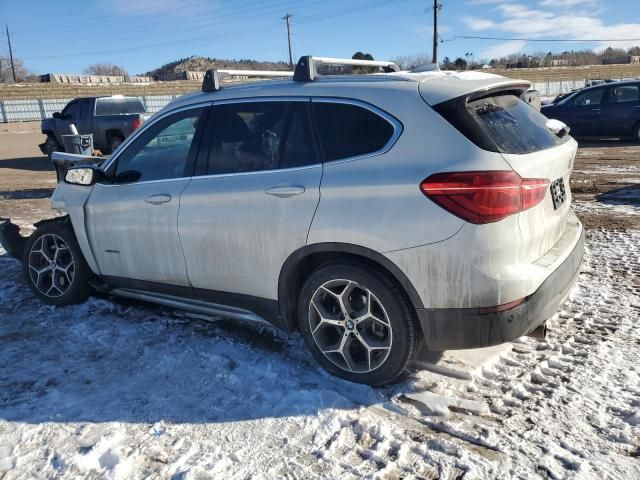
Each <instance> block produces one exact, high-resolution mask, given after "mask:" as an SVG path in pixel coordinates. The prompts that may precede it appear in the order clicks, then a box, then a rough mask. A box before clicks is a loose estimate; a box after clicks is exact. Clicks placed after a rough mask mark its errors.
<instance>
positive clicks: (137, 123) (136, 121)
mask: <svg viewBox="0 0 640 480" xmlns="http://www.w3.org/2000/svg"><path fill="white" fill-rule="evenodd" d="M140 125H142V120H141V119H140V117H138V118H134V119H133V122H131V127H133V129H134V130H135V129H137V128H138V127H139V126H140Z"/></svg>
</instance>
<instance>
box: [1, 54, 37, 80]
mask: <svg viewBox="0 0 640 480" xmlns="http://www.w3.org/2000/svg"><path fill="white" fill-rule="evenodd" d="M13 66H14V67H15V69H16V80H17V81H18V82H24V81H25V80H26V79H27V77H29V76H30V74H29V71H28V70H27V69H26V67H25V66H24V63H22V60H20V59H19V58H16V57H13ZM0 83H13V73H12V71H11V60H10V59H9V56H8V55H7V56H4V55H0Z"/></svg>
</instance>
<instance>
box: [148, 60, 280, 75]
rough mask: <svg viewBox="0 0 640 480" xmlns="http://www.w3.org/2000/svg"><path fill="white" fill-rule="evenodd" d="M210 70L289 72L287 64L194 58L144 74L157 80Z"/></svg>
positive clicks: (175, 62)
mask: <svg viewBox="0 0 640 480" xmlns="http://www.w3.org/2000/svg"><path fill="white" fill-rule="evenodd" d="M210 68H228V69H239V70H288V69H289V65H288V64H286V63H285V62H264V61H258V60H250V59H240V60H224V59H220V58H210V57H199V56H192V57H188V58H181V59H180V60H176V61H173V62H169V63H167V64H165V65H162V66H161V67H159V68H156V69H154V70H150V71H148V72H146V73H144V75H145V76H150V77H153V78H156V77H157V76H158V75H162V74H167V73H176V72H205V71H207V70H208V69H210Z"/></svg>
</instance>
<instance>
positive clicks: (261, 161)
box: [0, 57, 584, 385]
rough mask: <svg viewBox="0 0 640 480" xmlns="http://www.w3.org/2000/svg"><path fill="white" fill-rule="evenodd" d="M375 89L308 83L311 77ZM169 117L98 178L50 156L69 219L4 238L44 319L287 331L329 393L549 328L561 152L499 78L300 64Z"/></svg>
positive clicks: (130, 143) (559, 265) (561, 240)
mask: <svg viewBox="0 0 640 480" xmlns="http://www.w3.org/2000/svg"><path fill="white" fill-rule="evenodd" d="M333 64H344V65H347V66H353V65H366V66H367V67H368V68H374V67H375V68H380V69H381V70H382V71H381V72H380V73H374V74H358V75H337V76H336V75H320V74H319V73H318V72H319V70H322V69H323V68H324V69H325V71H326V69H327V68H329V67H327V65H333ZM250 73H251V72H239V73H238V72H222V71H217V72H216V71H210V72H208V74H207V77H206V78H205V81H204V84H203V90H204V91H203V92H201V93H196V94H193V95H187V96H184V97H181V98H178V99H176V100H175V101H173V102H172V103H170V104H169V105H168V106H167V107H165V108H164V109H163V110H162V111H160V112H158V113H157V114H155V115H154V116H153V117H152V118H151V119H150V120H149V121H148V122H147V123H145V125H144V127H142V128H141V129H140V130H138V131H137V132H135V133H134V134H133V135H132V136H131V137H130V138H128V139H127V140H126V141H125V142H124V143H123V145H122V146H121V147H120V148H118V149H117V151H115V153H114V154H113V155H112V156H111V157H110V158H109V159H107V160H106V161H104V162H103V163H102V164H100V165H99V166H98V165H95V164H89V163H87V160H88V159H86V158H78V157H75V156H72V155H67V154H56V155H57V160H56V165H57V169H58V179H59V181H58V187H57V189H56V191H55V193H54V195H53V197H52V199H51V206H52V208H54V209H57V210H60V211H62V212H64V213H66V216H63V217H60V218H57V219H54V220H51V221H45V222H40V223H39V224H37V227H38V228H37V230H36V231H35V233H33V234H32V235H31V236H30V237H29V238H28V239H27V238H23V237H20V236H19V235H18V233H17V228H16V227H15V226H14V225H13V224H11V223H10V222H5V223H4V224H3V225H2V226H1V228H0V231H1V232H2V235H1V237H2V242H3V244H4V245H5V248H6V250H7V251H8V252H10V253H12V254H13V255H15V256H17V257H19V258H21V259H22V260H23V262H24V272H25V277H26V281H27V282H28V284H29V286H30V287H31V289H32V290H33V293H34V294H35V295H36V296H37V297H38V298H39V299H40V300H42V301H43V302H45V303H48V304H53V305H66V304H70V303H75V302H81V301H83V300H85V299H86V298H87V296H88V295H89V294H90V293H91V291H92V289H95V290H99V291H102V292H109V293H111V294H115V295H121V296H125V297H131V298H136V299H142V300H147V301H151V302H156V303H159V304H164V305H169V306H173V307H176V308H182V309H187V310H190V311H194V312H199V313H205V314H211V315H221V316H224V317H227V318H233V319H238V320H245V321H261V322H263V321H266V322H269V323H270V324H272V325H275V326H277V327H280V328H282V329H285V330H299V331H300V332H301V333H302V335H303V336H304V338H305V340H306V342H307V344H308V347H309V349H310V350H311V352H312V353H313V355H314V357H315V358H316V359H317V361H318V362H319V363H320V364H321V365H322V366H323V367H324V368H326V369H327V370H328V371H330V372H332V373H333V374H335V375H338V376H340V377H343V378H345V379H348V380H351V381H354V382H362V383H367V384H371V385H382V384H386V383H389V382H392V381H393V380H394V379H396V378H398V376H399V375H400V374H401V373H402V372H403V371H404V370H405V369H406V368H407V366H408V365H409V364H410V362H411V360H412V359H413V358H414V356H415V355H416V352H417V351H418V350H419V349H420V348H423V349H427V350H444V349H463V348H474V347H484V346H488V345H494V344H498V343H501V342H507V341H510V340H513V339H515V338H517V337H519V336H521V335H525V334H527V333H530V332H531V331H533V330H534V329H536V327H538V326H540V325H541V324H542V323H543V322H545V320H546V319H547V318H549V317H551V316H552V315H553V314H554V313H555V312H556V311H557V309H558V306H559V305H560V304H561V303H562V302H563V301H564V299H565V297H566V296H567V295H568V292H569V290H570V289H571V287H572V284H573V282H574V280H575V278H576V276H577V274H578V271H579V266H580V262H581V259H582V251H583V241H584V240H583V237H584V236H583V228H582V225H581V224H580V222H579V221H578V219H577V218H576V216H575V215H574V214H573V213H572V211H571V209H570V203H571V193H570V190H569V175H570V173H571V169H572V163H573V159H574V156H575V154H576V148H577V145H576V142H575V141H574V140H573V139H572V138H571V137H569V136H568V135H567V133H568V129H566V128H563V127H562V126H560V127H559V126H558V122H557V121H551V122H550V121H548V120H547V119H546V118H545V117H544V116H543V115H541V114H540V113H539V112H538V111H536V110H535V109H534V108H532V107H531V106H530V105H528V104H527V103H526V102H524V101H523V100H522V99H521V97H522V95H523V93H524V92H525V91H526V90H527V89H528V87H529V84H528V83H527V82H524V81H520V80H512V79H508V78H504V77H499V76H495V75H488V74H481V73H453V72H440V71H438V70H435V71H423V72H399V71H397V68H396V67H395V65H394V64H392V63H390V62H366V61H365V62H362V61H353V60H340V59H327V58H317V57H302V58H301V59H300V61H299V62H298V65H297V67H296V71H295V73H294V74H288V73H286V72H285V73H283V72H262V73H261V74H260V75H261V76H267V75H273V76H275V75H280V76H287V75H292V77H293V78H286V79H284V80H271V81H265V82H253V83H248V84H244V85H240V86H233V87H224V88H220V78H221V77H222V76H223V75H231V74H241V75H244V76H247V75H250Z"/></svg>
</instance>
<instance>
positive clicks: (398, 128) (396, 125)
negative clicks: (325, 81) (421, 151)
mask: <svg viewBox="0 0 640 480" xmlns="http://www.w3.org/2000/svg"><path fill="white" fill-rule="evenodd" d="M311 103H341V104H345V105H355V106H357V107H361V108H364V109H366V110H369V111H370V112H372V113H374V114H376V115H378V116H379V117H381V118H382V119H384V120H386V121H387V122H389V123H390V124H391V126H392V127H393V133H392V134H391V137H389V140H388V141H387V143H385V144H384V146H383V147H382V148H381V149H379V150H376V151H374V152H370V153H365V154H363V155H355V156H353V157H345V158H338V159H336V160H328V161H325V162H323V163H324V165H334V164H337V163H345V162H352V161H354V160H361V159H364V158H371V157H377V156H378V155H384V154H385V153H387V152H388V151H389V150H391V149H392V148H393V146H394V145H395V144H396V142H397V141H398V139H399V138H400V135H402V132H403V130H404V125H403V124H402V122H401V121H400V120H398V119H397V118H396V117H394V116H393V115H391V114H390V113H388V112H385V111H384V110H382V109H381V108H379V107H376V106H375V105H372V104H370V103H367V102H365V101H363V100H356V99H354V98H345V97H315V96H312V97H311Z"/></svg>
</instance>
